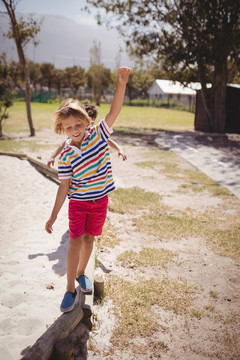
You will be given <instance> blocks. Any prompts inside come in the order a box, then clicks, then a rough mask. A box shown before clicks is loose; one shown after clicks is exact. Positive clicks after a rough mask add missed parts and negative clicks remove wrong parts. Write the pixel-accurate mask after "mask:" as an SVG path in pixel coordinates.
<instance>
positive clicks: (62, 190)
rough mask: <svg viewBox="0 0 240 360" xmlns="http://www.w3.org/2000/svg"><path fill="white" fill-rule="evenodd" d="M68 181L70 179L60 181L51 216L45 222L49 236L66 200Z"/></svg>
mask: <svg viewBox="0 0 240 360" xmlns="http://www.w3.org/2000/svg"><path fill="white" fill-rule="evenodd" d="M70 181H71V179H66V180H62V181H61V182H60V185H59V188H58V192H57V195H56V200H55V204H54V207H53V210H52V214H51V216H50V218H49V219H48V221H47V222H46V225H45V230H46V231H47V232H48V233H49V234H51V233H52V231H53V228H52V226H53V224H54V222H55V221H56V219H57V216H58V213H59V211H60V210H61V208H62V206H63V203H64V201H65V199H66V196H67V193H68V189H69V185H70Z"/></svg>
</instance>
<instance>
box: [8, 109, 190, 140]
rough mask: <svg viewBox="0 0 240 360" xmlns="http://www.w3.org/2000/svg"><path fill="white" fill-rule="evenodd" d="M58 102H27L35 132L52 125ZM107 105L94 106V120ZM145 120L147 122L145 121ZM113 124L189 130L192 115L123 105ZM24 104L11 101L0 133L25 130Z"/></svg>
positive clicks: (107, 110)
mask: <svg viewBox="0 0 240 360" xmlns="http://www.w3.org/2000/svg"><path fill="white" fill-rule="evenodd" d="M59 106H60V102H59V103H58V102H54V103H46V104H43V103H31V110H32V119H33V124H34V127H35V129H36V131H38V130H40V129H43V128H51V127H52V114H53V113H54V112H55V111H56V110H57V109H58V107H59ZM109 109H110V105H108V104H101V106H99V109H98V121H99V120H100V119H102V118H104V117H105V116H106V114H107V113H108V112H109ZM146 119H147V121H146ZM116 126H118V127H132V128H136V129H139V128H148V129H152V128H155V129H164V130H175V131H177V130H179V131H181V130H183V131H186V130H187V131H192V130H193V127H194V114H192V113H189V112H185V111H178V110H171V109H161V108H155V107H141V108H139V107H135V106H123V107H122V111H121V113H120V115H119V117H118V120H117V123H116ZM28 131H29V127H28V121H27V114H26V105H25V103H24V102H15V103H14V105H13V106H12V107H11V108H9V119H7V121H6V123H5V125H4V128H3V132H4V133H5V132H8V133H9V132H28Z"/></svg>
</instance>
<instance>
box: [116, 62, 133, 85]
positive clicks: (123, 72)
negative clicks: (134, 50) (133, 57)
mask: <svg viewBox="0 0 240 360" xmlns="http://www.w3.org/2000/svg"><path fill="white" fill-rule="evenodd" d="M132 72H133V70H132V68H130V67H127V66H123V67H120V68H119V69H118V81H119V83H121V84H126V83H127V82H128V79H129V75H130V74H131V73H132Z"/></svg>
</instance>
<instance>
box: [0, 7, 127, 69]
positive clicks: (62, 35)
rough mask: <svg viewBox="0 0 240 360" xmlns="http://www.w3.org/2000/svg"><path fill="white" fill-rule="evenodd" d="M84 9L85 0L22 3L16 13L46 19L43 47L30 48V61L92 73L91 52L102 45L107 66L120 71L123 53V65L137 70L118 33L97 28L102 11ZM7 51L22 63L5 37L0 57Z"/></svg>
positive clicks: (0, 49)
mask: <svg viewBox="0 0 240 360" xmlns="http://www.w3.org/2000/svg"><path fill="white" fill-rule="evenodd" d="M2 6H3V5H2ZM2 6H1V9H2ZM84 6H85V1H84V0H18V2H17V6H16V12H19V13H21V14H37V15H40V16H45V17H44V21H43V23H42V25H41V31H40V33H39V34H38V35H37V38H38V39H39V40H40V42H39V45H38V46H37V47H34V46H33V45H32V44H29V45H28V48H27V49H26V51H27V58H28V59H29V60H32V61H35V62H38V63H42V62H51V63H53V64H54V66H55V67H56V68H66V67H68V66H73V65H78V66H82V67H84V68H85V69H88V67H89V66H90V62H89V60H90V59H89V53H90V48H91V47H92V46H93V42H94V41H97V42H100V43H101V49H102V63H103V64H104V66H106V67H108V68H111V69H115V68H116V64H117V60H116V58H117V57H118V54H119V50H121V51H122V52H121V56H120V60H121V61H120V65H128V66H133V62H131V60H130V59H129V57H128V55H127V53H126V50H125V49H126V48H125V44H124V41H123V40H122V39H121V37H120V35H119V33H118V32H117V30H116V29H108V28H107V27H106V26H105V25H101V26H99V25H97V22H96V20H95V16H96V15H97V12H98V11H100V10H99V9H95V8H92V9H91V13H90V14H88V13H87V12H86V11H83V10H81V9H83V8H84ZM101 11H102V12H103V10H101ZM53 17H54V18H53ZM3 20H4V21H5V22H4V21H3ZM7 20H8V19H7V17H6V16H5V19H3V18H0V26H1V22H2V24H3V26H2V27H3V28H4V30H6V28H7V26H8V25H7V24H8V22H7ZM51 21H52V24H53V25H51ZM3 51H4V52H6V53H7V58H8V59H9V60H10V61H11V60H15V61H17V60H18V57H17V52H16V46H15V44H14V43H13V40H8V39H6V38H4V37H3V35H2V33H1V34H0V53H2V52H3Z"/></svg>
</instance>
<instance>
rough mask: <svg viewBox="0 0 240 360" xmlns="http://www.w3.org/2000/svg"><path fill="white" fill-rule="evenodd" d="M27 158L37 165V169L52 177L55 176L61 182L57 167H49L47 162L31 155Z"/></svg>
mask: <svg viewBox="0 0 240 360" xmlns="http://www.w3.org/2000/svg"><path fill="white" fill-rule="evenodd" d="M27 160H28V161H29V162H30V164H32V165H33V166H35V167H36V169H37V170H38V171H39V172H41V173H42V174H44V175H47V176H49V177H50V178H53V179H55V180H57V181H58V182H59V179H58V172H57V170H56V169H52V168H51V169H49V168H48V167H47V165H46V164H44V163H43V162H42V161H39V160H37V159H34V158H32V157H30V156H27Z"/></svg>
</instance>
